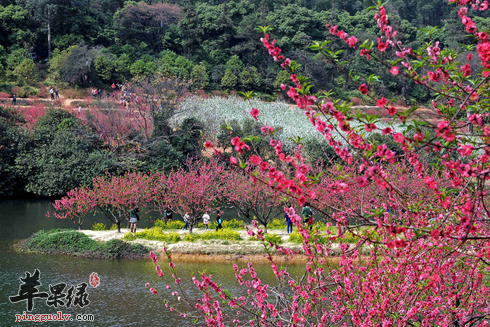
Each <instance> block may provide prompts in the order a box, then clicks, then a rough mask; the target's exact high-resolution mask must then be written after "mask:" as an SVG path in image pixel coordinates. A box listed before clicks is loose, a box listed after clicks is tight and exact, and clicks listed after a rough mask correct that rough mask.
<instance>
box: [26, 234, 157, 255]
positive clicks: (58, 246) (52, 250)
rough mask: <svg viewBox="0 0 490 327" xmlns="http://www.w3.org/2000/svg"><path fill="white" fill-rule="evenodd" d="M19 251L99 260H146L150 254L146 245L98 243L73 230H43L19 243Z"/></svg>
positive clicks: (116, 240)
mask: <svg viewBox="0 0 490 327" xmlns="http://www.w3.org/2000/svg"><path fill="white" fill-rule="evenodd" d="M17 249H19V250H23V251H31V252H37V253H46V254H67V255H72V256H76V257H83V258H97V259H122V258H144V257H147V256H148V255H149V252H150V249H149V248H147V247H146V246H144V245H141V244H129V243H127V242H124V241H123V240H118V239H114V240H110V241H108V242H97V241H94V240H93V239H91V238H90V237H88V236H87V235H85V234H83V233H79V232H77V231H75V230H72V229H51V230H47V231H45V230H41V231H39V232H36V233H34V234H33V235H32V236H31V237H29V238H28V239H27V240H23V241H21V242H19V243H18V244H17Z"/></svg>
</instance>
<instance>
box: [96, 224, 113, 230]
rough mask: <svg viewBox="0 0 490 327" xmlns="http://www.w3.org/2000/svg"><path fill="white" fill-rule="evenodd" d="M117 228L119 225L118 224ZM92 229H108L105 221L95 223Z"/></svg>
mask: <svg viewBox="0 0 490 327" xmlns="http://www.w3.org/2000/svg"><path fill="white" fill-rule="evenodd" d="M116 228H117V225H116ZM92 230H106V227H105V224H103V223H94V224H93V225H92Z"/></svg>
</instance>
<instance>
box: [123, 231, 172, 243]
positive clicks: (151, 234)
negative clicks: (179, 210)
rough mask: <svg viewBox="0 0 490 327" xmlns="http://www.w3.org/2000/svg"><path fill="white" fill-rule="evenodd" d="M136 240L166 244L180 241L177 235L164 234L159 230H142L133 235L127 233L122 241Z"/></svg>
mask: <svg viewBox="0 0 490 327" xmlns="http://www.w3.org/2000/svg"><path fill="white" fill-rule="evenodd" d="M138 238H142V239H145V240H152V241H162V242H167V243H176V242H178V241H180V235H179V234H178V233H175V232H174V233H164V232H163V231H162V229H160V228H150V229H144V230H143V231H141V232H137V233H135V234H134V235H133V233H130V232H128V233H126V234H125V235H124V237H123V240H127V241H134V240H135V239H138Z"/></svg>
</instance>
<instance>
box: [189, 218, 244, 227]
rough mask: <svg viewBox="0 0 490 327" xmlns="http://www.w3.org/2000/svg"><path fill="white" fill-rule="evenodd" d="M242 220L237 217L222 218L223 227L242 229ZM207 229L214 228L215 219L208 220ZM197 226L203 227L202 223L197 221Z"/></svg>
mask: <svg viewBox="0 0 490 327" xmlns="http://www.w3.org/2000/svg"><path fill="white" fill-rule="evenodd" d="M243 225H244V223H243V221H241V220H238V219H231V220H223V224H222V226H223V228H228V229H243ZM208 226H209V229H215V228H216V221H210V222H209V224H208ZM197 227H198V228H205V227H204V224H203V223H202V222H201V223H198V224H197Z"/></svg>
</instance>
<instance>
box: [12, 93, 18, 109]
mask: <svg viewBox="0 0 490 327" xmlns="http://www.w3.org/2000/svg"><path fill="white" fill-rule="evenodd" d="M16 104H17V95H16V94H15V93H12V105H13V106H15V105H16Z"/></svg>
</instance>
